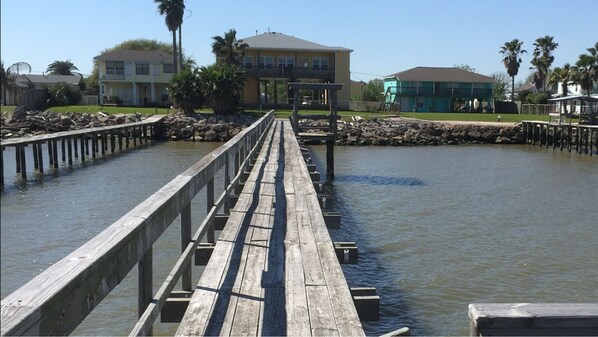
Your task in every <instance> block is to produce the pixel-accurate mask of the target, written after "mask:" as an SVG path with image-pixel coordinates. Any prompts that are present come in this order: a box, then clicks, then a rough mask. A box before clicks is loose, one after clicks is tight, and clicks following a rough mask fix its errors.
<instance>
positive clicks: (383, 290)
mask: <svg viewBox="0 0 598 337" xmlns="http://www.w3.org/2000/svg"><path fill="white" fill-rule="evenodd" d="M312 150H313V149H310V155H311V157H312V159H313V160H314V163H315V164H316V167H317V169H318V171H319V172H325V171H326V170H325V167H324V166H325V163H323V162H322V161H321V160H320V159H319V158H318V157H317V154H316V153H315V152H314V151H312ZM335 183H336V184H338V183H343V184H361V185H374V186H407V187H409V186H425V182H424V181H423V180H421V179H417V178H403V177H384V176H370V175H342V174H336V175H335V180H334V181H327V182H326V183H325V184H324V186H323V187H324V188H326V190H327V191H326V193H327V194H331V195H332V196H333V199H334V200H335V204H334V206H335V208H336V210H337V211H339V212H340V214H341V219H342V223H341V229H337V230H329V232H330V236H331V237H332V239H333V241H339V242H346V241H355V242H356V244H357V246H358V247H359V264H356V265H351V264H343V265H342V268H343V272H344V274H345V277H346V279H347V283H348V284H349V286H350V287H375V288H376V292H377V294H378V296H380V320H379V321H362V325H363V328H364V331H365V333H366V335H368V336H376V335H383V334H386V333H389V332H391V331H394V330H397V329H400V328H402V327H408V328H409V329H410V332H411V335H426V334H428V333H429V331H430V330H429V329H427V328H426V327H425V326H422V325H421V322H418V320H417V318H416V317H415V314H414V310H413V309H412V308H411V307H410V306H409V304H408V303H407V302H406V301H405V296H404V293H403V290H402V289H401V288H400V287H399V285H398V283H397V280H398V279H400V273H407V272H408V271H400V272H399V275H397V273H396V272H393V271H391V270H389V269H388V268H387V267H385V265H384V262H383V261H382V260H381V259H379V257H378V256H376V254H375V253H372V252H374V251H375V250H376V249H377V248H376V244H375V243H374V242H371V241H370V240H368V238H367V237H366V236H364V235H360V231H362V230H363V229H361V228H359V220H358V215H357V214H354V211H355V210H356V209H359V208H358V206H357V205H347V204H346V202H345V201H344V197H343V195H341V194H339V193H338V192H337V191H336V189H335Z"/></svg>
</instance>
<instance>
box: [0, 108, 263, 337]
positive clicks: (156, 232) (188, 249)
mask: <svg viewBox="0 0 598 337" xmlns="http://www.w3.org/2000/svg"><path fill="white" fill-rule="evenodd" d="M273 120H274V113H273V112H272V111H271V112H270V113H268V114H267V115H266V116H264V117H262V118H261V119H260V120H259V121H257V122H255V123H254V124H253V125H252V126H251V127H249V128H247V129H245V130H243V131H242V132H241V133H239V134H238V135H237V136H235V137H234V138H233V139H231V140H230V141H229V142H227V143H226V144H224V145H223V146H221V147H219V148H218V149H216V150H214V151H213V152H211V153H210V154H208V155H207V156H205V157H204V158H202V159H201V160H200V161H199V162H197V163H196V164H195V165H193V166H192V167H190V168H189V169H187V170H186V171H185V172H183V173H181V174H179V175H178V176H177V177H175V178H174V179H173V180H172V181H170V182H169V183H168V184H166V185H165V186H164V187H162V188H161V189H160V190H158V191H157V192H156V193H154V194H153V195H152V196H150V197H149V198H148V199H146V200H145V201H143V202H142V203H141V204H139V205H138V206H137V207H135V208H134V209H133V210H131V211H130V212H129V213H127V214H126V215H124V216H123V217H122V218H120V219H119V220H117V221H116V222H115V223H113V224H112V225H110V226H109V227H108V228H107V229H105V230H104V231H102V232H101V233H100V234H98V235H97V236H95V237H94V238H93V239H91V240H90V241H88V242H87V243H85V244H84V245H83V246H81V247H80V248H78V249H77V250H75V251H74V252H73V253H71V254H70V255H68V256H67V257H65V258H63V259H62V260H60V261H58V262H57V263H56V264H54V265H53V266H51V267H50V268H48V269H47V270H45V271H44V272H42V273H41V274H40V275H38V276H37V277H36V278H34V279H33V280H31V281H29V282H28V283H27V284H25V285H23V286H22V287H21V288H19V289H18V290H16V291H15V292H14V293H12V294H10V295H9V296H7V297H6V298H4V299H3V300H2V308H1V319H2V321H1V323H2V328H1V332H2V335H3V336H4V335H65V334H69V333H71V332H72V331H73V330H74V329H75V328H76V327H77V326H78V325H79V324H80V323H81V322H82V321H83V320H84V319H85V317H87V315H88V314H89V313H90V312H91V311H92V310H93V309H94V308H95V307H96V306H97V305H98V304H99V303H100V301H101V300H102V299H103V298H105V297H106V296H107V295H108V293H109V292H110V291H111V290H112V289H114V288H115V287H116V286H117V285H118V284H119V283H120V282H121V281H122V280H123V279H124V278H125V276H126V275H127V274H128V273H129V271H130V270H132V268H133V267H134V266H135V265H138V271H139V276H138V278H139V290H138V294H139V295H138V298H139V317H140V319H139V321H138V322H137V324H136V325H135V327H134V329H133V331H132V332H131V335H144V334H151V332H152V324H153V322H154V321H155V319H156V318H157V317H158V315H159V313H160V309H161V308H162V307H163V305H164V303H165V302H166V299H167V298H168V296H169V295H170V293H171V292H172V290H173V289H174V287H175V285H176V284H177V282H178V281H179V279H180V281H181V286H182V288H183V290H188V291H190V290H191V289H192V286H193V280H192V273H191V258H192V256H193V255H194V252H195V250H196V248H197V247H198V245H199V243H200V242H201V240H202V239H203V238H204V236H206V239H207V241H208V242H214V219H215V217H216V213H217V212H218V210H220V209H222V210H223V211H224V212H225V213H226V212H228V211H229V196H230V195H231V194H232V193H233V191H234V189H235V187H236V185H237V184H238V183H239V181H240V179H241V176H242V175H243V173H244V171H245V168H246V167H247V166H248V165H249V162H250V160H251V158H252V157H253V156H254V154H255V153H256V149H257V148H258V147H259V145H260V144H261V143H262V142H263V136H264V135H265V134H266V132H265V131H266V130H267V129H268V128H269V127H270V126H271V123H272V122H273ZM231 158H232V159H233V162H232V163H233V165H232V166H231ZM231 169H232V170H231ZM220 170H224V185H225V187H224V188H223V192H222V194H221V195H220V197H219V198H218V199H217V200H216V201H214V200H215V197H214V195H215V191H214V189H215V188H214V176H215V174H216V173H217V172H219V171H220ZM231 171H232V174H231ZM204 188H205V190H206V191H207V209H208V213H207V215H206V217H205V219H204V220H203V222H202V223H201V224H200V225H199V227H198V229H197V231H196V232H195V234H194V235H191V230H192V219H191V200H192V199H193V198H194V196H195V195H197V194H198V193H199V191H201V190H202V189H204ZM179 215H180V219H181V243H182V254H181V256H180V257H179V259H178V260H177V262H176V263H175V265H174V267H173V269H172V271H171V272H170V273H169V275H168V276H167V277H166V279H165V280H164V283H163V284H162V286H161V287H160V288H159V289H158V291H157V292H156V293H155V294H154V293H153V290H152V274H153V271H152V247H153V244H154V243H155V242H156V241H157V239H158V238H159V237H160V236H161V234H162V233H163V232H164V231H165V230H166V229H167V228H168V227H169V226H170V225H171V224H172V223H173V221H175V219H177V217H178V216H179Z"/></svg>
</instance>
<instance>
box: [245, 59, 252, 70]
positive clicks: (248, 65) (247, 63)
mask: <svg viewBox="0 0 598 337" xmlns="http://www.w3.org/2000/svg"><path fill="white" fill-rule="evenodd" d="M243 66H244V67H245V68H246V69H251V68H252V67H253V56H245V57H243Z"/></svg>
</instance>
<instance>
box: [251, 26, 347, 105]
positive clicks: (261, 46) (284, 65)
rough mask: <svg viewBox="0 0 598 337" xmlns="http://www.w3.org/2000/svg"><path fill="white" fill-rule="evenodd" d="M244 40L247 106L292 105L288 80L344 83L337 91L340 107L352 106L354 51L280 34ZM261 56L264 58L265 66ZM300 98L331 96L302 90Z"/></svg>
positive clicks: (316, 99)
mask: <svg viewBox="0 0 598 337" xmlns="http://www.w3.org/2000/svg"><path fill="white" fill-rule="evenodd" d="M243 41H244V42H246V43H247V44H248V45H249V47H248V48H246V49H245V54H244V55H245V58H246V59H245V60H244V61H243V62H242V67H243V71H244V77H245V85H244V89H243V102H244V104H245V105H246V107H258V106H259V107H261V106H271V105H278V106H280V105H283V106H290V105H292V103H293V102H292V100H293V97H290V96H292V94H291V93H290V92H289V91H288V83H289V82H312V83H341V84H343V89H342V90H340V91H338V104H339V108H341V109H348V108H349V99H350V78H351V77H350V53H351V51H352V50H350V49H346V48H342V47H327V46H323V45H319V44H316V43H313V42H309V41H306V40H301V39H298V38H295V37H292V36H288V35H284V34H281V33H264V34H262V35H256V36H254V37H249V38H247V39H243ZM260 58H262V59H263V61H264V64H263V66H262V67H260V65H259V63H260ZM266 61H270V62H266ZM266 88H268V89H267V91H268V92H267V93H266V92H265V91H266ZM305 95H307V96H305ZM301 99H302V100H305V99H308V100H310V101H311V102H312V103H313V104H327V100H328V97H327V95H326V94H325V93H324V92H319V91H313V92H311V93H302V97H301Z"/></svg>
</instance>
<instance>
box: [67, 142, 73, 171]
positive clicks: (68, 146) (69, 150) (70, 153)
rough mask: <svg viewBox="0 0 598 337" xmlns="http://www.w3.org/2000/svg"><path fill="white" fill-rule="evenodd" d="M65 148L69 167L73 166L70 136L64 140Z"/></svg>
mask: <svg viewBox="0 0 598 337" xmlns="http://www.w3.org/2000/svg"><path fill="white" fill-rule="evenodd" d="M66 142H67V144H66V146H67V151H68V155H69V166H73V144H72V141H71V136H68V137H67V138H66Z"/></svg>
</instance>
